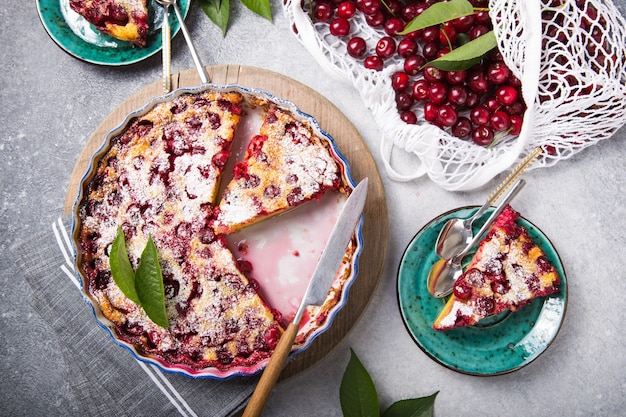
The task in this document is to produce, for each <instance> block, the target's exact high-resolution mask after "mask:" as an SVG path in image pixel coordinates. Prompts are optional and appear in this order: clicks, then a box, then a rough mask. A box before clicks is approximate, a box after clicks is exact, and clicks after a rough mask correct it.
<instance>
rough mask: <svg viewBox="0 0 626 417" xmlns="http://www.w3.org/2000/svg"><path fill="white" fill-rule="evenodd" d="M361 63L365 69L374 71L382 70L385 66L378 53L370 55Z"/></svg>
mask: <svg viewBox="0 0 626 417" xmlns="http://www.w3.org/2000/svg"><path fill="white" fill-rule="evenodd" d="M363 65H364V66H365V68H367V69H371V70H374V71H382V70H383V68H384V66H385V61H384V60H383V59H382V58H381V57H379V56H378V55H370V56H368V57H367V58H365V60H364V61H363Z"/></svg>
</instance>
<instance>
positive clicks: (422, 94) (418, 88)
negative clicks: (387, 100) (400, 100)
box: [411, 78, 430, 100]
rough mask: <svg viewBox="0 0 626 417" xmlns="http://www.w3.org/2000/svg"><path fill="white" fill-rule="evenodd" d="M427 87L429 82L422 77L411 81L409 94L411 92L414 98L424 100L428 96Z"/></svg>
mask: <svg viewBox="0 0 626 417" xmlns="http://www.w3.org/2000/svg"><path fill="white" fill-rule="evenodd" d="M429 88H430V83H429V82H428V81H426V80H425V79H423V78H422V79H419V80H417V81H415V83H413V86H412V87H411V94H413V98H414V99H415V100H426V99H427V98H428V89H429Z"/></svg>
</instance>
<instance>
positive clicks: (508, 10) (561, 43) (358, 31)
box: [283, 0, 626, 190]
mask: <svg viewBox="0 0 626 417" xmlns="http://www.w3.org/2000/svg"><path fill="white" fill-rule="evenodd" d="M309 7H310V2H309V1H308V0H304V2H301V1H300V0H297V1H296V0H285V2H284V3H283V10H284V12H285V15H286V16H287V18H288V19H289V20H290V21H291V23H292V24H293V27H294V32H295V33H296V36H297V37H298V39H299V40H300V41H301V42H302V44H303V45H304V46H305V47H306V48H307V50H308V51H309V52H310V53H311V54H312V55H313V56H314V57H315V58H316V59H317V61H318V62H319V63H320V65H322V66H323V67H325V68H326V69H328V70H329V71H331V72H334V73H336V74H338V75H340V76H341V77H345V78H347V79H348V80H350V81H351V82H352V83H353V85H354V86H355V88H356V89H357V90H358V91H359V93H360V95H361V98H362V100H363V101H364V103H365V105H366V106H367V107H368V108H369V109H370V110H371V111H372V113H373V116H374V118H375V120H376V123H377V124H378V126H379V127H380V129H381V131H382V132H383V137H382V138H381V142H380V150H381V153H382V158H383V160H384V163H385V167H386V169H387V172H388V174H389V175H390V177H391V178H393V179H395V180H399V181H403V180H412V179H415V178H419V177H421V176H423V175H428V177H430V179H431V180H432V181H434V182H435V183H436V184H438V185H439V186H441V187H442V188H444V189H447V190H471V189H475V188H477V187H480V186H482V185H484V184H485V183H486V182H487V181H489V180H490V179H492V178H493V177H494V176H496V175H497V174H499V173H500V172H503V171H505V170H507V169H508V168H509V167H511V166H512V165H513V164H515V163H516V162H518V161H520V160H521V159H523V158H524V157H525V156H526V155H528V154H529V153H530V152H532V151H533V150H534V149H535V148H536V147H541V148H542V150H543V152H542V153H541V155H540V156H539V158H538V160H537V161H536V162H535V163H534V164H533V166H532V167H531V169H532V168H539V167H547V166H552V165H554V164H555V163H556V162H558V161H560V160H562V159H565V158H569V157H571V156H572V155H574V154H575V153H577V152H579V151H581V150H582V149H584V148H586V147H587V146H590V145H593V144H595V143H597V142H599V141H600V140H602V139H607V138H609V137H610V136H612V135H613V133H614V132H615V131H616V130H617V129H619V128H620V127H621V126H622V125H623V124H624V123H626V22H625V21H624V18H623V17H622V16H621V15H620V13H619V11H618V10H617V9H616V7H615V6H614V5H613V3H611V1H610V0H541V1H539V0H490V1H489V14H490V17H491V20H492V23H493V26H494V33H495V35H496V39H497V42H498V49H499V50H500V52H501V54H502V55H503V57H504V62H505V63H506V65H507V66H508V67H509V68H510V70H511V71H512V72H513V74H515V75H516V76H517V77H518V78H519V79H520V80H521V82H522V96H523V98H524V101H525V103H526V106H527V110H526V112H525V114H524V123H523V127H522V130H521V132H520V135H519V136H515V137H514V136H510V135H508V136H505V137H504V138H502V139H499V140H498V141H497V142H496V144H495V145H494V146H492V147H490V148H487V147H480V146H477V145H475V144H474V143H472V142H471V141H466V140H461V139H458V138H456V137H454V136H452V135H450V134H448V133H446V132H444V131H443V130H441V129H439V128H438V127H436V126H434V125H431V124H429V123H428V122H424V121H420V122H418V124H416V125H409V124H406V123H404V122H403V121H402V120H401V119H400V117H399V114H398V111H397V109H396V103H395V92H394V91H393V89H392V87H391V74H393V73H394V72H396V71H399V70H402V68H403V63H402V61H401V60H402V58H399V57H398V58H393V59H390V60H387V61H386V64H385V68H384V69H383V70H382V71H380V72H376V71H373V70H369V69H366V68H365V67H364V66H363V62H362V60H357V59H354V58H351V57H350V56H349V55H348V54H347V52H346V43H345V40H344V39H340V38H337V37H335V36H333V35H331V34H330V32H329V29H328V24H327V23H319V22H318V23H313V22H312V21H311V19H310V18H309V16H308V14H307V13H308V8H309ZM351 25H352V29H351V33H350V36H355V35H358V36H361V37H362V38H364V39H365V40H366V42H367V44H368V48H369V49H370V53H371V54H373V53H374V52H373V51H374V48H375V44H376V41H377V40H378V39H380V38H381V37H382V36H384V32H383V31H382V30H381V29H373V28H371V27H370V26H369V25H368V24H367V23H366V22H365V19H364V17H363V16H362V15H361V14H357V15H356V16H355V17H354V18H352V19H351ZM420 116H421V115H420V114H418V119H419V120H423V119H422V118H421V117H420ZM392 148H397V149H400V150H401V151H403V152H407V153H408V154H411V155H414V156H415V158H411V159H413V160H414V162H411V163H407V162H406V161H407V159H406V158H400V159H402V160H403V161H404V164H401V166H392V163H391V155H392Z"/></svg>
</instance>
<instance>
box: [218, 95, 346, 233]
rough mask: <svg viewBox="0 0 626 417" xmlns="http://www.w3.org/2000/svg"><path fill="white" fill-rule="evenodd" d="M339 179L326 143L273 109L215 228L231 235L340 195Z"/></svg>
mask: <svg viewBox="0 0 626 417" xmlns="http://www.w3.org/2000/svg"><path fill="white" fill-rule="evenodd" d="M341 177H342V175H341V170H340V168H339V164H338V163H337V161H336V159H335V157H334V156H333V154H332V152H331V150H330V148H329V146H328V143H327V142H325V141H323V140H321V139H320V138H319V137H317V136H316V135H315V134H314V133H313V131H312V130H311V128H310V127H309V126H307V125H305V124H303V123H301V122H299V121H297V120H296V119H295V118H294V117H293V116H292V115H290V114H289V113H287V112H285V111H283V110H281V109H279V108H277V107H272V108H270V109H269V111H268V113H267V116H266V117H265V120H264V122H263V125H262V126H261V130H260V134H258V135H256V136H255V137H253V138H252V140H251V141H250V143H249V145H248V148H247V150H246V153H245V156H244V160H243V161H241V162H238V163H237V164H236V166H235V173H234V178H233V180H232V181H231V182H230V183H229V184H228V185H227V187H226V190H225V191H224V194H223V196H222V200H221V201H220V203H219V206H218V207H216V208H215V209H214V211H213V213H214V218H213V220H212V225H213V228H214V230H215V232H216V233H233V232H235V231H237V230H239V229H241V228H242V227H244V226H246V225H250V224H253V223H256V222H258V221H260V220H262V219H265V218H267V217H270V216H274V215H276V214H280V213H283V212H285V211H287V210H290V209H292V208H294V207H297V206H299V205H301V204H303V203H305V202H307V201H311V200H315V199H319V198H320V197H321V196H322V195H323V194H324V193H325V192H327V191H329V190H338V189H339V188H340V186H341V185H342V182H341Z"/></svg>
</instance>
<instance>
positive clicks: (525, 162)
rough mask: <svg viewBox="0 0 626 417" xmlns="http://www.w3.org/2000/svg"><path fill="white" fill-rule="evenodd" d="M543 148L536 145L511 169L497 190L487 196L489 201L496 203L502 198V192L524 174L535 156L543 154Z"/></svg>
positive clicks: (491, 203) (492, 203)
mask: <svg viewBox="0 0 626 417" xmlns="http://www.w3.org/2000/svg"><path fill="white" fill-rule="evenodd" d="M541 152H542V151H541V148H540V147H536V148H535V149H533V151H532V152H531V153H529V154H528V155H527V156H526V157H525V158H524V159H522V160H521V162H520V163H519V164H517V166H516V167H515V168H514V169H513V171H511V173H510V174H509V175H507V177H506V178H505V179H504V181H502V182H501V183H500V185H498V186H497V187H496V189H495V190H493V192H492V193H491V194H490V195H489V197H487V203H489V204H490V205H494V204H495V203H496V201H498V200H499V199H500V197H501V196H502V194H503V193H504V192H505V191H506V190H507V189H508V188H509V187H510V186H511V184H513V182H514V181H515V180H516V179H518V178H519V176H520V175H522V172H524V171H525V170H526V168H528V167H529V166H530V165H531V164H532V163H533V161H534V160H535V158H537V157H538V156H539V155H540V154H541Z"/></svg>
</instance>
